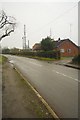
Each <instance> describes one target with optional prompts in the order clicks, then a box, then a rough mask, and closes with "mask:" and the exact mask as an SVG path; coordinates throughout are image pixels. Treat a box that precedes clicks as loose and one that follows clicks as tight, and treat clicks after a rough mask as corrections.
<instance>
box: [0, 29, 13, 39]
mask: <svg viewBox="0 0 80 120" xmlns="http://www.w3.org/2000/svg"><path fill="white" fill-rule="evenodd" d="M11 32H14V30H11V31H9V32H8V33H5V34H4V35H2V36H1V37H0V41H1V40H2V39H3V38H4V37H6V36H9V35H10V33H11Z"/></svg>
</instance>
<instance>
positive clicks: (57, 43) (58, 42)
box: [54, 39, 78, 48]
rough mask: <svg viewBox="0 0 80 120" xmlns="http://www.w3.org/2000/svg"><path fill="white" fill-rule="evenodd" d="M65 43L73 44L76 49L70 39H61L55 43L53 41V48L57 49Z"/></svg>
mask: <svg viewBox="0 0 80 120" xmlns="http://www.w3.org/2000/svg"><path fill="white" fill-rule="evenodd" d="M65 41H69V42H71V43H72V44H74V45H75V46H76V47H78V46H77V45H76V44H75V43H73V42H72V41H71V40H70V39H63V40H57V41H54V42H55V48H56V47H59V46H60V45H61V44H62V43H63V42H65Z"/></svg>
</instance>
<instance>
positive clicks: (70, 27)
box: [70, 24, 72, 39]
mask: <svg viewBox="0 0 80 120" xmlns="http://www.w3.org/2000/svg"><path fill="white" fill-rule="evenodd" d="M71 32H72V24H70V39H71Z"/></svg>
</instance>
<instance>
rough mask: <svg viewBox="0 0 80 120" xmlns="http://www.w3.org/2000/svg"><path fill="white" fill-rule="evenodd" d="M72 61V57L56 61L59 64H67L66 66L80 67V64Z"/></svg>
mask: <svg viewBox="0 0 80 120" xmlns="http://www.w3.org/2000/svg"><path fill="white" fill-rule="evenodd" d="M71 62H72V58H68V59H65V60H59V61H56V62H54V63H55V64H57V65H63V66H66V67H71V68H75V69H80V66H79V65H76V64H72V63H71Z"/></svg>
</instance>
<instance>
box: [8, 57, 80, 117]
mask: <svg viewBox="0 0 80 120" xmlns="http://www.w3.org/2000/svg"><path fill="white" fill-rule="evenodd" d="M7 57H8V59H9V60H12V61H13V62H14V64H15V66H16V67H17V68H18V69H19V70H20V71H21V73H22V74H23V75H24V76H25V77H27V78H28V80H29V82H30V83H31V84H32V85H33V86H34V87H35V88H36V89H37V91H38V92H39V93H40V94H41V95H42V96H43V98H44V99H45V100H46V101H47V102H48V104H49V105H50V106H51V107H52V109H53V110H54V111H55V112H56V113H57V114H58V116H59V117H60V118H78V83H80V81H79V80H78V72H79V70H76V69H73V68H68V67H65V66H61V65H56V64H53V63H52V64H51V63H48V62H44V61H39V60H35V59H29V58H25V57H17V56H11V55H7Z"/></svg>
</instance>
